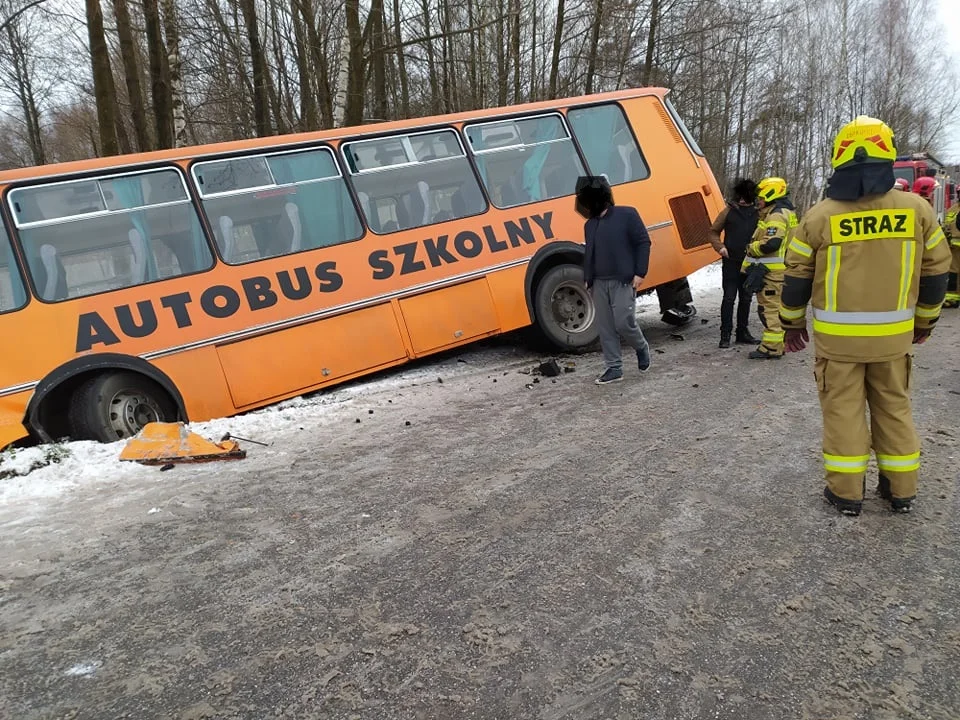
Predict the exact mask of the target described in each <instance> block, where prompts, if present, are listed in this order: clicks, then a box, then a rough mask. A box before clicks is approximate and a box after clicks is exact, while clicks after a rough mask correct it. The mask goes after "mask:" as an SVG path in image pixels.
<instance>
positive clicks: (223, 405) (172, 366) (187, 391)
mask: <svg viewBox="0 0 960 720" xmlns="http://www.w3.org/2000/svg"><path fill="white" fill-rule="evenodd" d="M151 362H152V363H153V364H154V365H156V366H157V367H158V368H159V369H160V370H162V371H163V372H164V373H166V375H167V377H169V378H170V380H171V382H173V384H174V385H176V386H177V390H179V391H180V395H181V397H183V403H184V405H185V406H186V409H187V416H188V417H189V418H190V420H191V421H197V420H207V419H209V418H218V417H226V416H227V415H231V414H233V413H234V412H235V411H236V410H235V408H234V406H233V400H232V398H231V397H230V388H229V387H228V386H227V380H226V378H225V377H224V375H223V368H222V367H221V366H220V358H219V357H218V355H217V350H216V348H215V347H213V346H212V345H208V346H206V347H202V348H198V349H196V350H188V351H185V352H178V353H176V354H174V355H166V356H164V357H161V358H157V359H156V360H152V361H151Z"/></svg>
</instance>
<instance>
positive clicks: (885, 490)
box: [877, 475, 917, 513]
mask: <svg viewBox="0 0 960 720" xmlns="http://www.w3.org/2000/svg"><path fill="white" fill-rule="evenodd" d="M877 494H878V495H879V496H880V497H882V498H883V499H884V500H886V501H887V502H889V503H890V509H891V510H892V511H893V512H895V513H908V512H910V511H911V510H913V501H914V500H916V499H917V496H916V495H914V496H913V497H908V498H895V497H894V496H893V492H891V490H890V478H888V477H885V476H884V475H881V476H880V477H879V478H878V479H877Z"/></svg>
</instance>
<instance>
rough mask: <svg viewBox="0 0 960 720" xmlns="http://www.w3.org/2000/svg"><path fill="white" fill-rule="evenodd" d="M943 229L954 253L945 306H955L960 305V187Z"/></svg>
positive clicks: (945, 217)
mask: <svg viewBox="0 0 960 720" xmlns="http://www.w3.org/2000/svg"><path fill="white" fill-rule="evenodd" d="M943 231H944V233H946V235H947V239H948V240H949V241H950V252H951V254H952V255H953V262H952V263H951V265H950V276H949V278H950V279H949V282H948V283H947V298H946V300H944V302H943V306H944V307H945V308H955V307H958V306H960V188H958V189H957V202H955V203H954V204H953V205H951V206H950V209H949V210H947V213H946V215H945V216H944V218H943Z"/></svg>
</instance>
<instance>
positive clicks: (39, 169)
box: [0, 87, 670, 184]
mask: <svg viewBox="0 0 960 720" xmlns="http://www.w3.org/2000/svg"><path fill="white" fill-rule="evenodd" d="M669 92H670V91H669V90H668V89H667V88H662V87H644V88H630V89H628V90H616V91H613V92H605V93H595V94H592V95H580V96H576V97H566V98H557V99H556V100H545V101H540V102H534V103H522V104H518V105H507V106H502V107H495V108H486V109H482V110H471V111H467V112H459V113H451V114H447V115H429V116H425V117H419V118H409V119H406V120H390V121H387V122H377V123H371V124H369V125H353V126H350V127H342V128H333V129H330V130H315V131H310V132H301V133H290V134H287V135H270V136H268V137H260V138H250V139H247V140H228V141H224V142H218V143H209V144H205V145H190V146H185V147H182V148H171V149H169V150H152V151H150V152H143V153H126V154H121V155H111V156H109V157H97V158H89V159H87V160H74V161H71V162H63V163H51V164H49V165H36V166H32V167H25V168H16V169H12V170H4V171H2V172H0V184H7V183H13V182H19V181H23V180H33V179H40V178H46V177H50V176H63V175H74V174H81V173H88V172H92V171H96V170H108V169H110V168H113V167H118V168H119V167H130V166H133V165H146V164H153V163H160V162H171V161H175V160H183V159H185V158H194V157H201V156H204V155H221V154H224V153H230V152H236V151H242V150H257V149H264V150H266V149H270V148H274V147H279V146H287V145H296V144H299V143H309V142H319V141H324V140H336V139H338V138H342V137H358V136H363V135H371V136H372V135H382V134H385V133H389V132H394V131H398V130H409V129H415V128H420V127H423V126H425V125H445V124H450V123H458V122H464V121H467V120H477V119H481V118H494V117H499V116H503V115H513V114H516V113H522V112H532V111H537V110H548V109H551V108H556V107H557V106H565V105H575V104H579V103H585V102H603V101H611V100H625V99H627V98H634V97H641V96H648V95H656V96H658V97H661V98H663V97H665V96H666V95H667V93H669Z"/></svg>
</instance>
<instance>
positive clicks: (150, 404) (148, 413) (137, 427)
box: [110, 391, 163, 439]
mask: <svg viewBox="0 0 960 720" xmlns="http://www.w3.org/2000/svg"><path fill="white" fill-rule="evenodd" d="M162 417H163V411H162V410H161V409H160V406H159V405H158V404H157V402H156V401H155V400H154V399H153V398H151V397H149V396H147V395H144V394H142V393H138V392H127V391H122V392H118V393H117V394H116V395H114V396H113V399H112V400H111V401H110V425H111V427H112V428H113V430H114V432H116V434H117V438H118V439H123V438H128V437H133V436H134V435H136V434H137V433H138V432H140V431H141V430H142V429H143V426H144V425H146V424H147V423H151V422H160V420H161V419H162Z"/></svg>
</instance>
